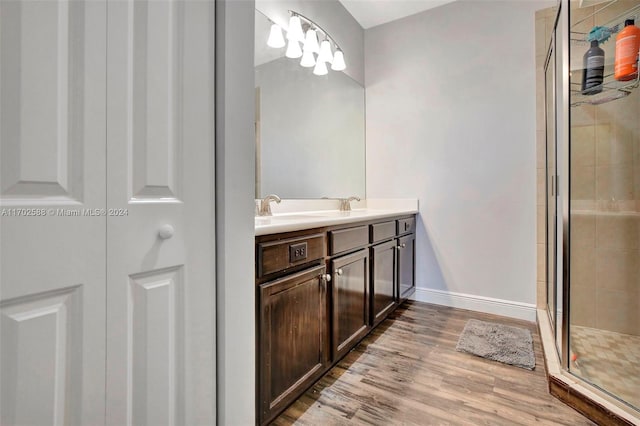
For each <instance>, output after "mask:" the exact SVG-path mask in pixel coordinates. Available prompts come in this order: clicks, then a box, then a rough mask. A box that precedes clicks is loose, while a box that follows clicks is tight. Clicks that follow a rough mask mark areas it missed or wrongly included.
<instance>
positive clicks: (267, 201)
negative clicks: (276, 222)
mask: <svg viewBox="0 0 640 426" xmlns="http://www.w3.org/2000/svg"><path fill="white" fill-rule="evenodd" d="M271 201H275V202H276V203H278V204H280V201H282V200H281V199H280V197H278V196H277V195H275V194H270V195H267V196H266V197H264V198H263V199H262V200H261V201H260V211H258V216H273V213H271Z"/></svg>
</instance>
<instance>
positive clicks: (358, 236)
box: [329, 225, 369, 255]
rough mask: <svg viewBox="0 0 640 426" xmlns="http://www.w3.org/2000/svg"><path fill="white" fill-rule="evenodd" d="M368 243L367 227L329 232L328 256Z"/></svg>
mask: <svg viewBox="0 0 640 426" xmlns="http://www.w3.org/2000/svg"><path fill="white" fill-rule="evenodd" d="M368 243H369V227H368V226H367V225H364V226H357V227H355V228H347V229H339V230H336V231H329V254H331V255H334V254H336V253H342V252H343V251H347V250H351V249H355V248H358V247H362V246H366V245H367V244H368Z"/></svg>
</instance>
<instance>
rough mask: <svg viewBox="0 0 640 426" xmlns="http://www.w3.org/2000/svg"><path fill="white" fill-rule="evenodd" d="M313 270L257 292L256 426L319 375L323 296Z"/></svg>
mask: <svg viewBox="0 0 640 426" xmlns="http://www.w3.org/2000/svg"><path fill="white" fill-rule="evenodd" d="M324 275H325V267H324V266H318V267H314V268H310V269H306V270H304V271H302V272H300V273H297V274H294V275H291V276H288V277H284V278H281V279H278V280H276V281H272V282H269V283H266V284H263V285H261V286H260V287H259V289H258V294H259V300H260V303H259V315H260V317H259V319H260V323H259V328H260V330H259V349H260V354H261V356H260V359H259V360H258V362H259V381H258V383H259V397H258V398H259V401H258V407H259V415H260V420H259V423H260V424H265V423H267V422H268V421H270V420H271V419H272V418H273V417H274V415H275V414H276V413H277V412H279V411H280V410H282V409H283V408H284V407H286V406H287V405H288V404H290V403H291V402H292V401H293V400H295V399H296V398H297V397H299V396H300V394H301V393H302V392H304V391H305V389H306V388H307V387H308V386H309V385H310V384H311V383H313V381H315V380H316V379H317V378H318V377H319V376H320V375H321V374H322V372H323V371H324V370H323V368H324V366H325V364H326V362H327V356H326V350H325V346H326V342H327V339H328V336H329V328H328V321H327V292H326V281H325V279H324Z"/></svg>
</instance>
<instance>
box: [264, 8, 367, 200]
mask: <svg viewBox="0 0 640 426" xmlns="http://www.w3.org/2000/svg"><path fill="white" fill-rule="evenodd" d="M255 26H256V28H255V29H256V31H255V34H256V36H255V37H256V38H255V87H256V198H262V197H264V196H266V195H267V194H277V195H279V196H280V197H283V198H298V199H301V198H339V197H348V196H350V195H358V196H360V197H364V196H365V127H364V126H365V115H364V88H363V87H362V86H361V85H360V84H359V83H357V82H356V81H354V80H353V79H351V77H349V76H347V75H346V74H345V73H343V72H336V71H332V70H329V73H328V74H327V75H323V76H317V75H314V74H313V73H312V71H313V68H303V67H301V66H300V65H299V61H300V60H299V59H289V58H287V57H285V55H284V54H285V50H286V49H285V48H284V47H283V48H279V49H274V48H271V47H268V46H267V39H268V37H269V30H270V27H271V22H270V21H269V20H268V19H267V17H266V16H264V15H263V14H262V13H260V12H259V11H257V10H256V23H255ZM345 59H346V61H347V66H349V64H348V61H349V58H348V56H347V53H346V52H345Z"/></svg>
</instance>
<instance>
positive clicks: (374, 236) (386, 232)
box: [371, 220, 396, 243]
mask: <svg viewBox="0 0 640 426" xmlns="http://www.w3.org/2000/svg"><path fill="white" fill-rule="evenodd" d="M395 235H396V221H395V220H390V221H389V222H382V223H374V224H373V225H371V242H372V243H377V242H378V241H384V240H388V239H390V238H393V237H395Z"/></svg>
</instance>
